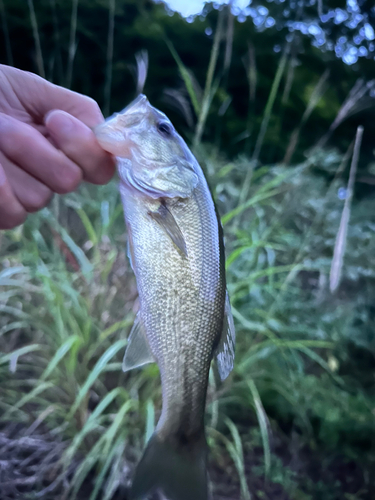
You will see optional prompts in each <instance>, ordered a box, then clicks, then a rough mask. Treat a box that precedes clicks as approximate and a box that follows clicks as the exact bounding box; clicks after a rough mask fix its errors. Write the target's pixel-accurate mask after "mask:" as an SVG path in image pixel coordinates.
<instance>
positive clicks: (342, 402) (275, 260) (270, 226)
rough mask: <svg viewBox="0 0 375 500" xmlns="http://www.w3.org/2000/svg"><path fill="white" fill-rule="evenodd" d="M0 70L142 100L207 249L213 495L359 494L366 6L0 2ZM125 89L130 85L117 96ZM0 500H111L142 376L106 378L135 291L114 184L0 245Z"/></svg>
mask: <svg viewBox="0 0 375 500" xmlns="http://www.w3.org/2000/svg"><path fill="white" fill-rule="evenodd" d="M0 18H1V27H0V31H1V33H0V40H1V43H0V62H1V63H4V64H10V65H14V66H16V67H18V68H21V69H24V70H29V71H32V72H35V73H38V74H39V75H41V76H43V77H45V78H47V79H48V80H50V81H52V82H54V83H57V84H59V85H63V86H65V87H68V88H71V89H73V90H76V91H78V92H82V93H84V94H87V95H89V96H91V97H93V98H94V99H96V100H97V101H98V103H99V105H100V106H101V108H102V110H103V113H104V115H105V116H108V115H109V114H111V113H113V112H116V111H119V110H121V109H122V108H124V107H125V106H126V105H127V104H128V103H129V102H130V101H131V100H132V99H133V98H134V97H135V96H136V95H137V93H138V92H139V90H140V86H141V85H142V81H141V80H142V79H143V80H144V77H145V68H146V62H147V57H148V62H149V64H148V66H149V67H148V75H147V80H146V83H145V86H144V92H145V93H146V95H147V96H148V97H149V99H150V101H151V103H152V104H153V105H155V106H156V107H158V108H160V109H161V110H163V111H164V112H165V113H166V114H167V115H168V116H169V117H170V118H171V120H172V121H173V123H174V124H175V126H176V128H177V129H178V131H179V132H180V133H181V134H182V136H183V137H184V138H185V139H186V141H187V142H188V144H189V146H191V148H192V150H193V152H194V154H195V155H196V157H197V159H198V160H199V162H200V164H201V166H202V168H203V170H204V172H205V174H206V176H207V179H208V182H209V184H210V186H211V189H212V193H213V196H214V198H215V200H216V202H217V205H218V208H219V211H220V214H221V217H222V222H223V226H224V232H225V242H226V257H227V277H228V288H229V292H230V296H231V301H232V304H233V313H234V317H235V323H236V331H237V352H236V366H235V369H234V372H233V374H232V375H231V377H230V378H229V379H228V380H227V381H226V382H225V383H224V384H223V385H218V384H217V383H216V381H215V377H214V376H213V375H212V376H211V377H210V387H209V393H208V404H207V418H206V422H207V436H208V441H209V444H210V466H209V468H210V477H211V482H212V491H213V498H214V499H215V500H238V499H243V500H263V499H267V500H268V499H269V500H284V499H285V500H313V499H314V500H315V499H319V500H336V499H337V500H370V499H371V500H373V499H374V498H375V473H374V467H375V378H374V373H375V371H374V368H375V305H374V295H375V237H374V230H375V198H374V193H375V157H374V153H375V141H374V138H375V120H374V111H375V106H374V105H375V80H374V79H373V78H374V74H375V73H374V56H375V32H374V25H375V7H374V6H373V3H372V2H370V1H366V0H347V1H346V2H345V1H344V0H341V1H340V0H274V1H272V0H253V1H252V2H249V0H233V1H232V2H230V3H229V4H228V3H227V4H225V2H216V3H213V4H212V3H207V4H204V3H203V2H202V1H200V0H194V1H193V0H173V1H172V0H171V1H170V2H167V3H166V4H165V3H163V2H153V1H151V0H27V1H25V0H0ZM137 74H139V75H140V79H139V80H140V81H138V82H137ZM0 256H1V267H0V311H1V312H0V485H1V486H0V498H1V500H8V499H37V498H38V499H51V500H52V499H53V500H56V499H68V498H69V499H71V500H73V499H84V500H86V499H87V500H99V499H100V500H110V499H113V500H114V499H122V500H126V498H127V488H128V485H129V482H130V480H131V476H132V471H133V469H134V465H135V463H136V461H137V460H138V459H139V457H140V454H141V451H142V449H143V446H144V444H145V442H146V441H147V439H148V438H149V436H150V435H151V433H152V431H153V428H154V425H155V422H156V421H157V418H158V415H159V412H160V406H161V394H160V383H159V374H158V368H157V367H156V366H151V365H150V366H148V367H145V369H143V370H136V371H134V372H132V373H126V374H124V373H122V371H121V361H122V357H123V354H124V349H125V345H126V342H127V341H126V338H127V335H128V333H129V331H130V328H131V325H132V322H133V319H134V314H135V312H136V311H137V307H138V305H137V290H136V285H135V280H134V277H133V274H132V272H131V269H130V265H129V263H128V260H127V258H126V233H125V227H124V221H123V213H122V206H121V204H120V199H119V195H118V192H117V181H116V180H114V181H112V182H111V183H110V184H109V185H107V186H104V187H99V188H98V187H94V186H89V185H85V186H82V187H81V188H80V190H79V191H78V192H76V193H73V194H70V195H67V196H64V197H55V198H54V200H53V201H52V202H51V204H50V206H49V207H48V208H46V209H44V210H42V211H41V212H40V213H38V214H34V215H32V216H30V217H29V219H28V220H27V222H26V223H25V224H23V225H22V226H21V227H19V228H17V229H15V230H12V231H5V232H2V233H0Z"/></svg>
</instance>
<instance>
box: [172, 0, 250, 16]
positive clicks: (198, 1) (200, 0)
mask: <svg viewBox="0 0 375 500" xmlns="http://www.w3.org/2000/svg"><path fill="white" fill-rule="evenodd" d="M164 2H165V3H166V4H167V5H168V6H169V7H170V8H171V9H172V10H174V11H177V12H179V13H180V14H181V15H183V16H184V17H189V16H193V15H195V14H199V13H200V12H201V11H202V9H203V5H204V4H205V3H206V2H205V1H204V0H164ZM215 3H217V4H224V3H229V1H228V0H216V2H215ZM249 3H250V0H234V2H233V4H234V5H235V6H237V7H239V8H240V9H244V8H245V7H247V6H248V5H249Z"/></svg>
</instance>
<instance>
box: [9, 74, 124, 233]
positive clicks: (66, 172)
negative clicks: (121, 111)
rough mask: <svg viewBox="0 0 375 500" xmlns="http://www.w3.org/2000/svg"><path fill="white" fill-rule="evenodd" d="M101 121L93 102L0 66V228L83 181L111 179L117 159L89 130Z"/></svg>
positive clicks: (104, 181)
mask: <svg viewBox="0 0 375 500" xmlns="http://www.w3.org/2000/svg"><path fill="white" fill-rule="evenodd" d="M102 121H103V115H102V113H101V111H100V109H99V106H98V105H97V103H96V102H95V101H94V100H93V99H90V98H89V97H86V96H84V95H81V94H77V93H76V92H72V91H70V90H67V89H64V88H62V87H59V86H57V85H53V84H52V83H49V82H48V81H46V80H44V79H43V78H40V77H38V76H37V75H34V74H32V73H28V72H25V71H21V70H18V69H15V68H12V67H10V66H4V65H0V229H10V228H12V227H15V226H17V225H18V224H22V222H24V220H25V219H26V216H27V213H28V212H35V211H37V210H40V209H41V208H43V207H45V206H46V205H47V204H48V202H49V201H50V199H51V197H52V195H53V193H60V194H64V193H69V192H70V191H74V190H75V189H76V188H77V186H78V184H79V183H80V182H81V180H82V179H83V180H86V181H89V182H92V183H94V184H105V183H107V182H108V181H109V180H110V179H111V177H112V176H113V174H114V171H115V166H114V160H113V158H112V157H111V155H109V154H108V153H106V152H105V151H104V150H103V149H102V148H101V147H100V146H99V144H98V142H97V141H96V138H95V136H94V133H93V132H92V130H91V128H92V127H94V126H96V125H98V124H99V123H101V122H102Z"/></svg>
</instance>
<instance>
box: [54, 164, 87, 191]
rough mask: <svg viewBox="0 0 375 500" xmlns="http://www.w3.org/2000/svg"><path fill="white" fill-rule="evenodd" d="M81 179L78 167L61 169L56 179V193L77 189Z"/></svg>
mask: <svg viewBox="0 0 375 500" xmlns="http://www.w3.org/2000/svg"><path fill="white" fill-rule="evenodd" d="M81 180H82V172H81V169H80V168H79V167H76V168H75V169H72V168H70V169H62V170H61V172H60V175H59V178H58V180H57V186H56V189H55V192H56V193H58V194H67V193H70V192H72V191H74V190H75V189H77V187H78V185H79V183H80V182H81Z"/></svg>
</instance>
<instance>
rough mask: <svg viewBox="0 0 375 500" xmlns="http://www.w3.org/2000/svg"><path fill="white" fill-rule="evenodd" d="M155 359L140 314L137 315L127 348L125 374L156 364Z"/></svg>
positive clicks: (124, 363) (123, 363) (123, 365)
mask: <svg viewBox="0 0 375 500" xmlns="http://www.w3.org/2000/svg"><path fill="white" fill-rule="evenodd" d="M154 362H155V359H154V357H153V355H152V352H151V349H150V347H149V345H148V341H147V337H146V331H145V327H144V324H143V321H142V319H141V315H140V313H138V314H137V316H136V318H135V321H134V325H133V328H132V329H131V332H130V335H129V339H128V345H127V347H126V351H125V356H124V360H123V362H122V369H123V371H124V372H126V371H128V370H132V369H133V368H138V367H139V366H143V365H147V364H148V363H154Z"/></svg>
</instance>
